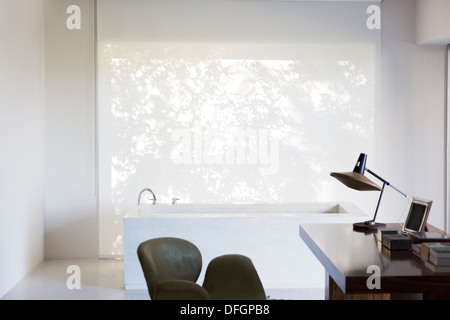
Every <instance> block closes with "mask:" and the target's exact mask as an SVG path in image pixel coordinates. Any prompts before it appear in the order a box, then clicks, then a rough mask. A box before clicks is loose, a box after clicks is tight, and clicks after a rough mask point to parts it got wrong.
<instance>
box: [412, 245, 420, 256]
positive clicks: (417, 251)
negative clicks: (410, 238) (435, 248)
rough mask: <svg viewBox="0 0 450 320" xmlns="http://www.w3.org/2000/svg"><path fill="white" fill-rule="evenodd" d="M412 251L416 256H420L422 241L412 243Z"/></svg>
mask: <svg viewBox="0 0 450 320" xmlns="http://www.w3.org/2000/svg"><path fill="white" fill-rule="evenodd" d="M411 252H412V253H413V255H414V256H416V257H418V258H420V255H421V253H422V244H421V243H414V244H412V245H411Z"/></svg>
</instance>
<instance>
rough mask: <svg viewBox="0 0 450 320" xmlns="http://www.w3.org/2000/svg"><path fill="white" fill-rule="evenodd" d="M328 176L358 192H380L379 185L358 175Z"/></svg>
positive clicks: (339, 174) (333, 173)
mask: <svg viewBox="0 0 450 320" xmlns="http://www.w3.org/2000/svg"><path fill="white" fill-rule="evenodd" d="M330 175H331V176H332V177H334V178H336V179H338V180H339V181H340V182H342V183H343V184H345V185H346V186H347V187H349V188H352V189H355V190H358V191H381V187H380V186H379V185H377V184H376V183H375V182H373V181H372V180H370V179H369V178H367V177H366V176H365V175H362V174H360V173H356V172H332V173H331V174H330Z"/></svg>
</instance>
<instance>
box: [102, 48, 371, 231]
mask: <svg viewBox="0 0 450 320" xmlns="http://www.w3.org/2000/svg"><path fill="white" fill-rule="evenodd" d="M286 51H287V49H286V46H276V45H270V46H269V45H267V46H264V45H260V46H258V45H212V44H208V45H204V44H161V43H153V44H149V43H105V44H100V46H99V55H101V58H100V59H99V61H100V62H101V63H100V65H99V68H100V69H99V108H98V121H99V172H100V175H99V188H100V210H102V211H103V212H110V214H115V215H116V217H117V219H121V217H122V216H123V214H124V212H125V211H126V210H127V209H129V208H130V206H131V205H134V204H135V203H136V199H137V195H138V193H139V191H140V190H141V189H142V188H144V187H150V188H151V189H152V190H153V191H154V192H155V193H156V196H157V198H158V202H160V203H161V202H164V203H170V202H171V199H172V198H174V197H176V198H179V199H180V200H179V202H228V203H229V202H233V203H255V202H301V201H318V200H323V199H324V198H326V194H324V188H323V186H324V184H327V183H328V180H329V171H330V164H332V165H333V167H332V168H333V169H335V168H336V167H335V165H336V161H335V160H334V159H335V157H336V154H338V153H341V152H342V147H343V146H345V147H346V148H348V151H349V152H353V153H354V154H359V153H360V152H361V150H369V151H368V152H370V150H371V148H372V144H373V138H372V135H373V126H374V123H373V121H374V109H375V103H376V92H375V78H376V76H375V71H374V68H375V65H374V61H375V56H374V55H375V52H374V51H375V50H374V48H373V47H370V46H367V47H361V46H360V47H358V48H351V47H346V46H342V47H339V46H336V45H335V46H319V45H317V46H291V47H289V48H288V51H289V53H288V54H286ZM333 161H334V162H333ZM325 189H326V188H325ZM116 222H117V221H116ZM116 224H120V223H119V222H117V223H116Z"/></svg>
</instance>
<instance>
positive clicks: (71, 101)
mask: <svg viewBox="0 0 450 320" xmlns="http://www.w3.org/2000/svg"><path fill="white" fill-rule="evenodd" d="M72 4H76V5H78V6H79V7H80V13H81V29H79V30H77V29H75V30H69V29H68V28H67V26H66V21H67V19H68V18H69V17H70V16H71V14H72V13H70V14H68V13H67V12H66V11H67V8H68V7H69V6H70V5H72ZM94 5H95V2H94V1H91V0H77V1H68V0H63V1H62V0H46V1H45V98H46V114H45V116H46V117H45V121H46V136H45V166H46V170H45V182H46V184H45V193H46V201H45V211H46V215H45V218H46V219H45V257H46V258H47V259H61V258H86V257H96V256H97V254H98V249H97V248H98V236H97V235H98V230H97V207H96V185H95V124H94V123H95V101H94V92H95V81H94V66H95V64H94V63H95V62H94V36H95V32H94V16H95V10H94V8H95V7H94Z"/></svg>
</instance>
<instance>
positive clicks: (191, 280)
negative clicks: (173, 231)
mask: <svg viewBox="0 0 450 320" xmlns="http://www.w3.org/2000/svg"><path fill="white" fill-rule="evenodd" d="M137 255H138V258H139V262H140V264H141V267H142V271H143V273H144V277H145V281H146V283H147V288H148V292H149V294H150V298H151V299H152V300H211V299H212V300H265V299H266V295H265V292H264V288H263V286H262V283H261V280H260V278H259V276H258V273H257V272H256V269H255V267H254V265H253V263H252V261H251V260H250V259H249V258H248V257H246V256H243V255H239V254H229V255H223V256H220V257H217V258H215V259H213V260H212V261H211V262H210V263H209V264H208V267H207V269H206V273H205V279H204V282H203V286H200V285H199V284H197V283H196V282H197V280H198V277H199V275H200V272H201V269H202V255H201V253H200V251H199V250H198V248H197V247H196V246H195V245H194V244H193V243H191V242H189V241H187V240H183V239H178V238H156V239H151V240H148V241H145V242H143V243H141V244H140V245H139V247H138V249H137Z"/></svg>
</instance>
